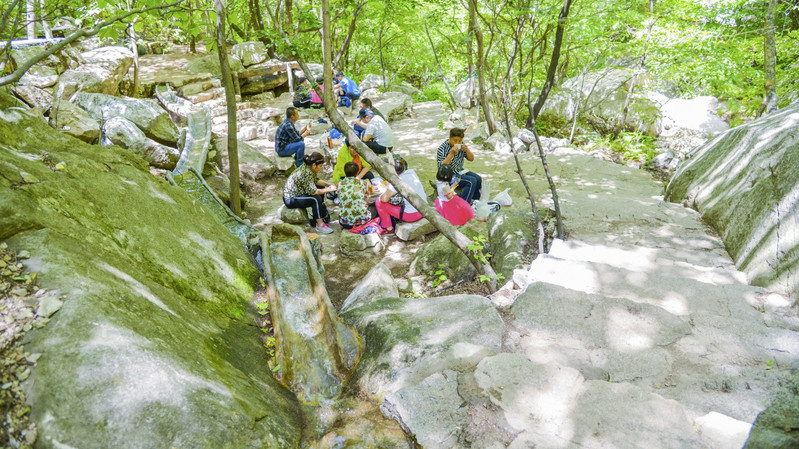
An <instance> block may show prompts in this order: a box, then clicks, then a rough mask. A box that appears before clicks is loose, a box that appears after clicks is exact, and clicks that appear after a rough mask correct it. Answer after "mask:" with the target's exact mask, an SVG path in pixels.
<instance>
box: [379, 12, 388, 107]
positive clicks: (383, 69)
mask: <svg viewBox="0 0 799 449" xmlns="http://www.w3.org/2000/svg"><path fill="white" fill-rule="evenodd" d="M377 45H378V47H379V51H380V77H381V81H382V82H383V92H385V91H387V90H388V85H387V84H386V63H385V61H384V60H383V28H382V27H381V28H380V31H379V32H378V33H377Z"/></svg>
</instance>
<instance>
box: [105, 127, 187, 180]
mask: <svg viewBox="0 0 799 449" xmlns="http://www.w3.org/2000/svg"><path fill="white" fill-rule="evenodd" d="M103 134H104V136H105V138H106V139H107V140H108V141H109V142H110V143H111V144H114V145H119V146H121V147H122V148H127V149H129V150H131V151H133V152H134V153H136V154H137V155H139V156H141V157H142V158H143V159H144V160H145V161H147V162H148V163H149V164H150V165H152V166H153V167H156V168H164V169H167V170H172V169H173V168H175V165H176V164H177V162H178V158H180V152H179V151H178V150H177V149H176V148H172V147H168V146H166V145H161V144H160V143H158V142H156V141H154V140H152V139H148V138H147V137H146V136H145V135H144V133H143V132H142V131H141V130H139V128H137V127H136V125H135V124H134V123H133V122H131V121H130V120H127V119H125V118H123V117H114V118H112V119H111V120H108V121H107V122H105V124H104V125H103Z"/></svg>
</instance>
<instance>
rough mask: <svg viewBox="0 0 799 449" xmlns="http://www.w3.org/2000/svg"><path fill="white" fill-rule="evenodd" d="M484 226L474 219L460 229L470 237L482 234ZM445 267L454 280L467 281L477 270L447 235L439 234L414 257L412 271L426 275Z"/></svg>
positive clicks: (448, 275)
mask: <svg viewBox="0 0 799 449" xmlns="http://www.w3.org/2000/svg"><path fill="white" fill-rule="evenodd" d="M481 228H482V226H481V225H480V224H478V223H475V222H474V221H472V222H470V223H469V224H467V225H465V226H463V227H461V228H460V231H461V232H462V233H463V234H464V235H465V236H466V237H469V238H473V237H476V236H478V235H480V234H482V235H485V231H482V230H481ZM442 266H443V268H444V270H445V271H446V272H447V277H448V278H449V279H451V280H452V281H454V282H457V281H467V280H471V279H472V278H474V276H475V275H476V274H477V270H476V269H475V268H474V266H473V265H472V263H471V261H470V260H469V259H468V258H467V257H466V255H464V254H463V253H462V252H461V251H460V250H458V249H457V248H456V247H455V245H453V244H452V242H450V241H449V239H447V238H446V237H445V236H443V235H439V236H437V237H436V238H434V239H433V240H430V241H429V242H427V243H425V244H424V245H423V246H422V247H421V248H419V250H418V251H417V252H416V254H415V255H414V257H413V261H412V262H411V266H410V272H411V273H413V274H416V275H426V274H429V273H430V271H432V270H436V269H438V268H439V267H442Z"/></svg>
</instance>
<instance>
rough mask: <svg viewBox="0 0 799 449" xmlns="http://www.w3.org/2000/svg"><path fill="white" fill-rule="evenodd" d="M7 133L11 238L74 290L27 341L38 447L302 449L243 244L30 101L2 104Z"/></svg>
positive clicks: (4, 220) (0, 160) (0, 193)
mask: <svg viewBox="0 0 799 449" xmlns="http://www.w3.org/2000/svg"><path fill="white" fill-rule="evenodd" d="M0 135H2V136H3V145H4V146H5V147H6V148H10V149H12V150H11V151H0V211H2V212H0V240H3V241H6V242H7V243H8V245H9V247H11V248H12V249H14V250H17V251H21V250H26V251H28V252H29V253H30V259H28V260H27V261H26V265H27V267H28V268H29V269H31V271H35V272H36V273H37V274H38V277H37V281H38V282H39V283H41V286H42V287H43V288H46V289H47V290H48V291H57V292H58V293H59V298H60V299H62V300H63V306H62V308H61V309H60V310H59V311H57V312H56V313H55V314H54V315H53V316H52V318H51V321H50V323H49V324H48V325H47V326H45V327H44V328H42V329H38V330H35V331H33V332H32V333H31V334H29V337H30V342H29V345H28V346H27V347H26V350H27V351H30V352H31V353H36V354H40V356H38V360H37V361H36V362H35V366H33V367H32V373H31V375H30V378H29V380H28V381H27V385H26V389H27V392H28V401H29V403H30V406H31V407H30V416H31V420H32V421H33V422H34V423H35V424H36V427H37V431H38V441H37V445H38V446H39V447H42V448H58V447H172V446H175V445H176V444H177V445H180V446H184V445H185V447H193V448H219V447H299V445H300V436H301V425H302V417H301V411H300V409H299V405H298V404H297V401H296V399H295V398H294V397H293V396H292V395H291V394H290V393H289V392H288V391H287V390H286V389H285V388H284V387H283V386H281V385H280V384H279V383H278V382H277V381H275V380H274V378H273V377H272V374H271V370H270V368H269V366H268V364H267V355H266V353H265V350H264V347H263V344H262V343H261V340H260V335H259V334H261V331H260V330H259V329H258V328H257V327H255V326H253V325H252V323H253V320H254V319H255V317H256V316H257V315H256V314H255V313H254V311H253V309H254V308H253V307H252V306H250V305H249V302H250V301H251V299H252V297H253V285H254V284H255V282H257V279H258V277H259V271H258V269H257V267H256V266H255V264H254V262H253V261H252V259H251V256H250V255H249V253H248V252H247V251H246V250H245V248H244V247H243V246H242V244H241V241H240V240H239V239H237V238H236V237H234V236H232V235H231V234H230V233H229V232H228V231H227V229H226V228H225V227H224V226H223V225H222V224H221V223H220V222H219V220H218V219H217V218H216V217H214V216H212V215H210V214H208V213H207V212H206V209H205V208H203V207H197V204H196V201H195V200H194V199H192V198H191V197H190V196H189V195H187V194H186V193H185V192H184V191H183V190H181V189H177V188H175V187H172V186H170V185H169V184H168V183H166V182H165V181H164V180H162V179H159V178H156V177H153V176H152V175H151V174H150V173H149V170H148V168H147V165H146V164H145V163H144V162H143V161H142V160H141V159H139V158H137V157H134V156H133V155H131V154H130V153H129V152H127V151H125V150H123V149H120V148H117V147H112V148H108V149H106V150H105V151H98V150H97V147H96V146H92V145H88V144H85V143H83V142H81V141H79V140H77V139H75V138H72V137H70V136H65V135H63V134H61V133H59V132H57V131H55V130H53V129H52V128H50V127H49V126H47V125H46V124H45V123H44V122H43V121H42V120H41V117H39V116H38V115H34V114H28V113H24V112H20V111H19V110H4V111H0ZM42 149H47V151H48V152H49V154H50V157H51V158H52V159H53V160H55V161H64V164H63V168H62V169H59V170H57V171H53V170H51V169H50V168H49V167H48V166H47V165H46V164H43V163H42V161H41V160H40V156H41V152H42ZM23 174H24V175H25V176H23ZM34 178H35V179H34ZM25 179H27V181H26V180H25ZM12 186H13V187H12ZM231 429H244V431H235V432H231Z"/></svg>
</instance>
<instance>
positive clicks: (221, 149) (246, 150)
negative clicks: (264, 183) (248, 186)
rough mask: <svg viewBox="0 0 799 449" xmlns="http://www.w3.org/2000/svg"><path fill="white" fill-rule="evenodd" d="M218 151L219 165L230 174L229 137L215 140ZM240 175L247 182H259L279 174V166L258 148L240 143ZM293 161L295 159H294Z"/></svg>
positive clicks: (217, 159) (238, 144)
mask: <svg viewBox="0 0 799 449" xmlns="http://www.w3.org/2000/svg"><path fill="white" fill-rule="evenodd" d="M213 145H214V148H216V150H217V157H216V161H217V163H218V164H219V165H220V166H221V167H222V171H224V172H225V173H229V172H230V167H229V165H230V159H229V157H228V152H227V136H221V138H216V139H214V140H213ZM237 146H238V154H239V175H240V176H241V179H243V180H246V181H258V180H262V179H264V178H268V177H271V176H273V175H274V174H275V172H277V166H276V165H275V163H274V162H272V160H271V159H270V158H269V157H267V156H265V155H264V154H263V153H261V152H260V151H259V150H258V149H257V148H256V147H254V146H252V145H250V144H248V143H247V142H242V141H238V142H237ZM292 160H293V158H292Z"/></svg>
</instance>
